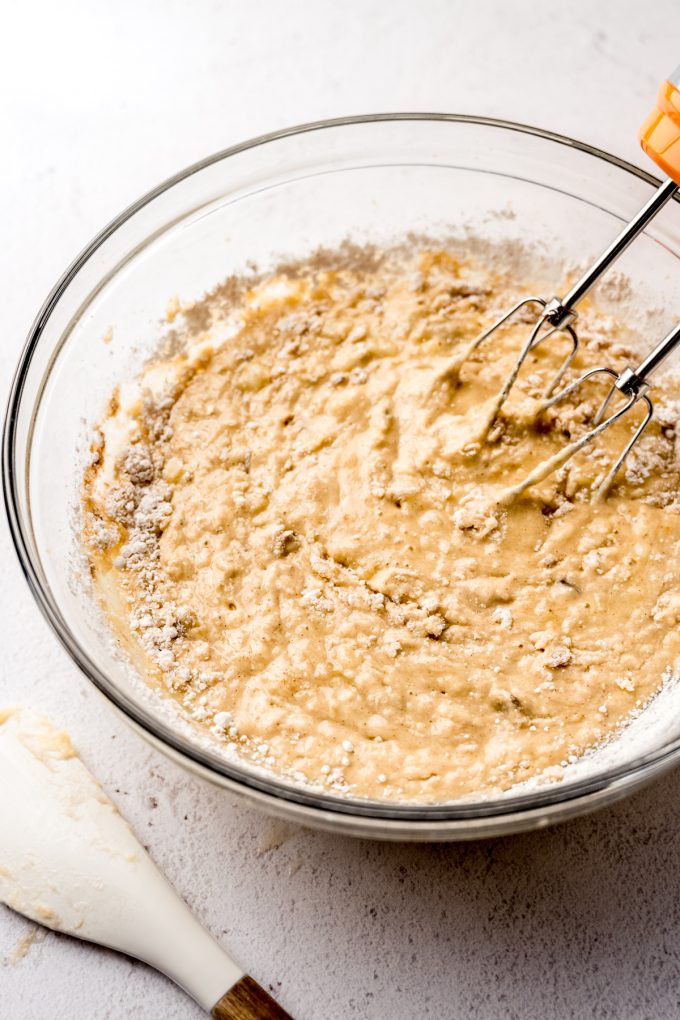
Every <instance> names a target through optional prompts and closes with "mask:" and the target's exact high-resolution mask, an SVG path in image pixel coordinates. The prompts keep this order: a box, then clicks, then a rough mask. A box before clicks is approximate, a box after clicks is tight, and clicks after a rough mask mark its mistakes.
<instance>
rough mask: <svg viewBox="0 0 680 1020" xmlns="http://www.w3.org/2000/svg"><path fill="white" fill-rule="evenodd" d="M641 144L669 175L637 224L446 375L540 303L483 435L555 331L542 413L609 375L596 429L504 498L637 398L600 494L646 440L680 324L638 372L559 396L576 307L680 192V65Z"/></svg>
mask: <svg viewBox="0 0 680 1020" xmlns="http://www.w3.org/2000/svg"><path fill="white" fill-rule="evenodd" d="M640 142H641V144H642V147H643V149H644V150H645V151H646V152H647V154H648V155H649V156H651V158H652V159H653V160H654V161H655V162H656V163H657V164H658V165H659V166H661V168H662V169H663V170H664V171H665V172H666V173H667V174H668V175H669V176H668V178H667V179H666V180H665V181H664V182H663V184H661V186H660V187H659V189H658V190H657V191H656V192H655V194H654V195H653V196H652V197H651V198H650V200H649V201H648V202H647V203H646V204H645V205H644V206H643V207H642V209H641V210H640V211H639V213H638V214H637V215H636V216H635V217H634V219H632V220H631V221H630V223H629V224H628V225H627V226H626V227H624V229H623V230H622V231H621V233H620V234H619V235H618V237H616V238H615V240H614V241H612V243H611V244H610V245H609V247H608V248H607V249H606V250H605V251H604V252H603V253H602V255H600V257H599V258H598V259H597V261H596V262H595V263H594V264H593V265H592V266H591V267H590V268H589V269H588V270H587V272H585V273H584V274H583V276H582V277H581V278H580V279H579V280H578V282H577V283H576V284H574V286H573V287H572V288H571V290H570V291H569V293H568V294H567V295H566V296H565V297H564V298H562V299H560V298H558V297H554V298H553V299H552V300H551V301H546V300H544V299H543V298H540V297H529V298H525V299H524V300H522V301H520V302H518V303H517V304H516V305H515V306H514V307H513V308H511V309H510V310H509V311H507V312H505V313H504V314H503V315H502V316H501V317H500V318H499V319H498V320H497V321H496V322H494V323H493V325H491V326H490V327H489V328H488V329H486V330H485V331H484V332H483V333H482V334H481V335H480V336H478V337H476V338H475V340H473V341H472V342H471V343H470V344H469V345H468V347H467V348H466V349H465V350H464V351H463V352H461V354H459V355H458V357H457V358H456V360H455V362H453V363H452V364H450V365H449V366H448V368H447V370H446V371H445V372H444V375H445V376H453V375H457V374H458V371H459V369H460V367H461V365H462V364H463V362H464V361H465V359H466V358H467V357H468V356H469V355H470V354H471V353H472V351H474V350H476V349H477V348H478V347H479V346H480V345H481V344H483V343H484V342H485V341H486V340H488V338H489V337H490V336H492V335H493V334H494V333H495V332H496V331H497V330H499V329H501V328H502V327H503V326H505V325H506V324H508V323H510V322H511V321H512V320H513V319H515V318H516V317H517V316H518V314H519V313H521V310H522V309H524V308H526V307H530V306H538V308H539V309H540V310H539V312H538V318H537V320H536V323H535V325H534V326H533V328H532V329H531V331H530V333H529V336H528V337H527V340H526V342H525V343H524V346H523V347H522V349H521V351H520V354H519V356H518V358H517V360H516V362H515V364H514V366H513V368H512V371H511V372H510V374H509V375H508V377H507V379H506V380H505V383H504V384H503V387H502V388H501V390H500V392H499V393H498V395H497V397H496V399H495V402H494V404H493V406H492V409H491V413H490V415H489V417H488V419H487V424H486V430H485V436H486V435H488V432H489V430H490V429H491V427H492V425H493V423H494V421H495V420H496V418H497V416H498V413H499V411H500V409H501V408H502V406H503V404H504V403H505V401H506V399H507V397H508V395H509V393H510V391H511V390H512V387H513V386H514V384H515V381H516V379H517V376H518V375H519V372H520V370H521V368H522V365H523V363H524V361H525V359H526V358H527V356H528V354H529V353H530V352H531V351H532V350H534V349H535V348H536V347H537V346H538V345H539V344H542V343H544V342H545V341H546V340H548V339H550V338H551V337H553V336H555V335H556V334H562V335H564V334H566V335H567V336H568V337H569V339H570V341H571V349H570V351H569V353H568V355H567V357H566V358H565V359H564V361H563V362H562V365H561V366H560V369H559V371H558V372H557V374H556V376H555V378H554V379H553V380H552V382H551V384H550V386H549V387H548V389H547V391H546V393H545V397H546V400H545V403H543V404H542V406H541V408H540V409H539V413H541V412H543V411H545V410H547V409H548V408H550V407H553V406H554V405H555V404H557V403H558V402H559V401H560V400H563V399H564V398H565V397H568V396H569V395H570V394H571V393H573V392H574V390H576V389H577V388H579V387H580V386H582V385H583V384H584V383H586V382H587V381H589V380H591V379H593V378H596V377H600V376H604V377H607V379H609V380H610V387H609V392H608V393H607V395H606V397H605V399H604V400H603V402H602V405H601V407H600V409H599V411H598V412H597V414H596V416H595V419H594V422H593V427H592V429H590V431H589V432H587V433H586V434H585V435H583V436H582V437H581V438H579V439H577V440H575V441H574V442H573V443H570V444H568V446H566V447H565V448H564V450H561V451H560V452H559V453H558V454H556V455H555V456H554V457H551V458H550V459H549V460H547V461H545V462H544V463H543V464H540V465H539V466H538V467H537V468H536V469H535V470H534V471H532V472H531V474H530V475H528V476H527V477H526V478H525V479H524V480H523V481H522V482H521V483H520V484H519V485H516V486H514V487H513V488H512V489H510V490H508V492H507V493H506V494H505V496H504V497H503V498H504V499H505V500H509V499H512V498H514V497H515V496H517V495H519V494H520V493H521V492H523V491H524V490H525V489H527V488H529V486H531V485H535V484H536V483H537V482H539V481H541V480H542V479H543V478H545V477H546V476H547V475H548V474H551V473H552V472H553V471H556V470H557V469H558V468H559V467H561V466H562V465H563V464H565V463H566V462H567V461H568V460H570V459H571V457H573V456H574V454H576V453H578V452H579V450H582V449H583V448H584V447H585V446H587V445H589V444H590V443H592V442H593V441H594V440H595V439H597V437H598V436H600V435H602V433H603V432H604V431H605V430H606V429H608V428H610V426H612V425H614V424H615V422H617V421H619V420H620V419H621V418H622V417H623V416H624V415H625V414H627V413H628V412H629V411H630V410H631V408H633V407H634V406H635V405H636V404H637V403H638V402H639V401H642V402H643V403H644V404H645V408H646V409H645V414H644V417H643V420H642V422H641V423H640V425H639V426H638V428H637V429H636V430H635V432H634V434H633V436H632V438H631V439H630V441H629V442H628V443H627V445H626V447H625V448H624V450H623V451H622V452H621V454H620V455H619V457H618V458H617V460H616V461H615V463H614V464H613V466H612V467H611V469H610V470H609V471H608V473H607V476H606V477H605V479H604V481H603V482H602V483H601V485H600V486H599V488H598V490H597V493H596V496H604V495H605V494H606V493H607V491H608V489H609V488H610V486H611V484H612V481H613V479H614V476H615V475H616V473H617V472H618V471H619V469H620V468H621V466H622V464H623V463H624V461H625V460H626V458H627V457H628V455H629V453H630V452H631V450H632V449H633V447H634V446H635V444H636V443H637V441H638V440H639V439H640V437H641V435H642V433H643V432H644V430H645V429H646V427H647V425H648V424H649V422H650V420H651V418H652V415H653V413H654V405H653V404H652V401H651V399H650V397H649V395H648V390H649V383H648V380H649V378H650V377H651V375H652V374H653V373H654V372H655V371H656V369H658V368H659V367H660V366H661V365H662V364H663V362H664V361H665V360H666V358H668V356H669V355H670V354H671V352H672V351H674V350H675V348H676V347H677V346H678V344H680V322H678V323H677V324H676V325H675V326H674V327H673V328H672V329H671V330H670V332H669V333H668V334H667V335H666V336H665V337H664V338H663V340H662V341H661V342H660V343H659V344H657V346H656V347H655V348H654V350H653V351H652V352H651V353H650V354H649V355H647V357H646V358H645V359H644V360H643V361H642V362H641V363H640V364H639V365H638V367H637V368H631V367H630V366H629V367H626V368H624V369H623V371H622V372H617V371H616V370H615V369H613V368H610V367H608V366H602V367H600V368H592V369H590V370H589V371H587V372H585V373H583V375H581V376H580V377H579V378H578V379H576V380H575V381H574V382H572V383H570V384H569V385H568V386H565V387H564V388H562V389H560V390H558V392H555V390H556V389H557V387H558V386H559V384H560V382H561V381H562V378H563V376H564V374H565V372H566V371H567V369H568V368H569V366H570V365H571V362H572V361H573V359H574V356H575V354H576V352H577V350H578V345H579V339H578V334H577V332H576V330H575V328H574V324H575V322H576V318H577V313H576V310H575V309H576V307H577V306H578V305H579V303H580V302H581V301H582V300H583V298H584V297H585V296H586V294H588V293H589V292H590V290H591V289H592V288H593V286H594V285H595V284H596V283H597V281H598V280H599V279H600V277H601V276H602V275H603V274H604V273H605V272H606V271H607V270H608V269H609V268H610V266H612V265H613V264H614V262H615V261H616V260H617V259H618V258H619V256H620V255H621V254H622V253H623V252H624V251H625V250H626V248H628V246H629V245H630V244H631V243H632V242H633V241H634V240H635V238H636V237H637V236H638V234H640V233H641V232H642V231H643V230H644V229H645V227H646V226H647V225H648V224H649V223H650V222H651V221H652V220H653V218H654V217H655V216H656V214H657V213H658V212H659V211H660V210H661V209H662V208H663V207H664V206H665V205H666V203H667V202H669V201H670V200H671V198H673V196H674V195H676V193H678V191H679V190H680V189H679V188H678V185H680V67H679V68H678V69H677V70H676V71H675V72H674V74H673V75H671V77H670V79H669V80H667V81H665V82H664V83H663V84H662V85H661V87H660V89H659V94H658V97H657V105H656V107H655V109H654V110H653V111H652V113H651V114H650V115H649V117H648V118H647V120H646V121H645V123H644V124H643V126H642V128H641V131H640ZM617 393H619V394H621V395H622V396H623V397H624V398H625V402H624V404H623V406H621V407H619V408H618V409H617V410H616V411H614V412H613V413H611V414H609V415H608V416H607V417H605V415H606V412H607V409H608V407H609V404H610V402H611V399H612V397H613V396H615V395H616V394H617Z"/></svg>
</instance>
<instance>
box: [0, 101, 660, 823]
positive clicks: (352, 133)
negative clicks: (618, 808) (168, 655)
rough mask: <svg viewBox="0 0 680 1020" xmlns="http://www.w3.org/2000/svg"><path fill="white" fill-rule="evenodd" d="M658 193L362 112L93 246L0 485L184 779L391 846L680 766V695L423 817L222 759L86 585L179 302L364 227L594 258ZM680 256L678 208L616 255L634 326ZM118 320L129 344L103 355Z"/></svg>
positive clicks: (44, 328) (16, 424)
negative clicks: (154, 361)
mask: <svg viewBox="0 0 680 1020" xmlns="http://www.w3.org/2000/svg"><path fill="white" fill-rule="evenodd" d="M657 183H658V182H657V181H656V180H655V179H654V178H653V177H651V176H650V175H649V174H646V173H643V172H641V171H640V170H638V169H636V168H635V167H633V166H631V165H629V164H627V163H624V162H622V161H621V160H619V159H616V158H615V157H613V156H609V155H607V154H606V153H604V152H599V151H597V150H595V149H593V148H591V147H589V146H585V145H582V144H579V143H578V142H575V141H572V140H571V139H568V138H563V137H560V136H557V135H553V134H549V133H547V132H544V131H538V130H535V129H533V128H528V127H524V126H521V125H518V124H511V123H506V122H502V121H492V120H488V119H483V118H474V117H465V116H446V115H437V114H431V115H424V114H404V115H393V114H389V115H385V116H368V117H355V118H350V119H346V120H344V119H343V120H334V121H326V122H323V123H318V124H310V125H305V126H303V127H299V128H294V129H291V130H288V131H282V132H279V133H277V134H273V135H268V136H266V137H263V138H258V139H255V140H254V141H251V142H247V143H245V144H243V145H239V146H236V147H235V148H232V149H229V150H227V151H225V152H220V153H218V154H217V155H215V156H211V157H210V158H209V159H206V160H204V161H203V162H201V163H198V164H196V165H195V166H192V167H190V168H189V169H188V170H185V171H184V172H183V173H180V174H178V175H177V176H176V177H173V178H172V179H171V180H169V181H166V182H165V183H164V184H161V185H160V186H159V187H158V188H156V189H155V190H154V191H152V192H151V193H150V194H148V195H146V196H145V197H144V198H142V199H140V200H139V201H138V202H136V203H135V204H134V205H133V206H131V207H130V208H129V209H127V210H126V211H125V212H123V213H122V214H121V215H120V216H119V217H118V218H117V219H115V220H114V221H113V222H112V223H111V224H110V225H109V226H108V227H106V228H105V229H104V230H103V231H102V232H101V233H100V234H99V236H98V237H96V238H95V239H94V240H93V241H92V243H91V244H90V245H89V246H88V247H87V248H86V249H85V251H83V252H82V254H81V255H80V256H79V257H78V258H77V259H76V260H75V262H74V263H73V265H72V266H71V267H70V268H69V269H68V270H67V271H66V272H65V274H64V275H63V277H62V278H61V279H60V280H59V282H58V283H57V285H56V287H55V288H54V290H53V291H52V293H51V294H50V295H49V297H48V298H47V300H46V302H45V304H44V306H43V307H42V309H41V310H40V312H39V314H38V316H37V318H36V321H35V323H34V325H33V328H32V329H31V332H30V335H29V337H28V341H27V343H26V346H25V349H24V351H23V354H22V356H21V361H20V364H19V367H18V370H17V373H16V377H15V380H14V384H13V387H12V391H11V395H10V400H9V407H8V411H7V418H6V423H5V433H4V450H3V480H4V489H5V500H6V505H7V510H8V515H9V521H10V526H11V530H12V535H13V538H14V542H15V545H16V549H17V553H18V555H19V558H20V560H21V564H22V566H23V569H24V571H25V573H26V577H27V579H28V583H29V585H30V587H31V589H32V591H33V594H34V595H35V598H36V600H37V602H38V605H39V606H40V608H41V609H42V611H43V612H44V614H45V615H46V617H47V619H48V620H49V622H50V624H51V625H52V627H53V629H54V631H55V633H56V634H57V636H58V637H59V639H60V641H61V642H62V643H63V645H64V646H65V647H66V649H67V650H68V652H69V653H70V654H71V656H72V657H73V659H74V660H75V662H76V663H77V664H78V665H79V666H80V668H81V669H82V670H83V672H84V673H85V674H86V676H88V677H89V678H90V680H91V681H92V683H93V684H95V686H96V687H97V688H98V689H99V690H100V691H101V692H102V693H103V694H104V695H105V696H106V697H107V698H108V699H109V700H110V702H112V703H113V704H114V705H115V706H116V707H117V708H118V709H119V710H120V711H121V712H122V713H123V714H124V716H125V717H126V719H127V720H128V721H129V722H130V724H131V725H133V726H134V727H135V728H136V729H137V730H138V731H139V732H140V733H142V734H143V735H144V736H145V737H147V738H148V739H149V740H151V741H152V742H153V743H154V744H156V745H157V746H158V747H159V748H161V749H162V750H163V751H165V752H166V753H167V754H169V755H171V756H172V757H174V758H175V759H177V760H178V761H179V762H181V763H182V764H183V765H184V766H186V767H187V768H190V769H192V770H193V771H195V772H198V773H200V774H201V775H203V776H205V777H207V778H209V779H211V780H212V781H213V782H215V783H218V784H220V785H222V786H223V787H225V788H226V789H228V790H230V791H232V792H233V793H235V794H239V795H241V796H242V797H245V798H248V799H249V800H250V801H252V802H254V803H256V804H258V805H260V806H261V807H262V808H264V809H265V810H267V811H269V812H270V813H273V814H278V815H280V816H284V817H287V818H290V819H291V820H296V821H299V822H302V823H305V824H309V825H316V826H320V827H325V828H327V829H332V830H335V831H338V832H344V833H352V834H355V835H364V836H372V837H378V838H392V839H412V840H433V839H465V838H474V837H480V836H487V835H497V834H499V833H505V832H511V831H518V830H521V829H528V828H532V827H536V826H542V825H546V824H549V823H551V822H554V821H557V820H558V819H564V818H566V817H568V816H570V815H575V814H578V813H582V812H584V811H586V810H590V809H592V808H594V807H596V806H598V805H601V804H604V803H606V802H609V801H612V800H614V799H615V798H617V797H620V796H622V795H623V794H625V793H628V792H629V791H631V790H632V789H633V788H635V787H637V786H639V785H640V784H641V783H643V782H645V781H647V780H648V779H650V778H651V777H652V776H654V775H656V774H657V773H660V772H662V771H663V770H664V769H666V768H668V767H669V766H670V765H671V764H672V763H673V762H674V761H675V760H676V758H677V757H678V755H679V754H680V711H673V710H672V704H671V707H670V709H669V707H668V705H666V706H662V710H661V711H660V712H657V716H658V717H659V718H658V719H657V723H656V724H655V725H652V726H651V727H647V728H645V727H642V729H641V730H640V733H638V735H637V737H635V739H630V740H628V741H627V742H626V741H624V744H623V745H622V750H619V752H617V753H616V754H609V755H607V754H604V755H602V756H601V757H598V755H595V756H593V757H592V760H591V761H590V762H589V764H588V767H587V768H586V769H584V770H582V771H581V772H579V770H578V769H577V770H575V772H574V775H573V777H571V778H569V779H565V781H563V782H562V783H559V784H551V785H546V786H543V787H539V788H536V789H532V790H527V791H524V792H521V793H516V794H509V795H505V796H502V797H498V798H495V799H488V800H483V801H479V802H474V803H473V802H471V801H465V802H456V803H447V804H437V805H428V806H416V805H413V804H394V803H384V802H377V801H367V800H359V799H352V798H349V797H341V796H337V795H335V796H333V795H327V794H319V793H316V792H313V791H310V790H308V789H303V788H301V787H299V786H294V785H291V784H289V783H287V782H286V781H284V780H283V779H277V778H275V777H273V776H271V775H266V774H263V773H261V772H257V771H255V770H253V769H251V768H250V767H248V766H247V765H246V764H243V765H242V766H239V765H236V764H233V763H232V762H229V761H226V760H225V759H224V758H222V757H221V756H220V754H219V753H218V752H217V750H216V749H213V748H211V747H210V745H209V744H206V743H203V742H202V741H201V740H199V739H198V736H197V735H196V733H195V732H194V731H193V730H192V729H191V728H190V727H189V726H188V724H186V723H184V722H183V721H182V720H181V719H180V718H179V717H178V716H177V714H176V713H175V714H173V712H172V711H169V710H167V706H165V704H164V703H163V704H162V702H163V699H162V698H161V697H160V696H159V695H154V694H152V693H151V692H150V690H149V689H148V688H147V687H146V685H145V684H144V683H143V681H141V680H140V678H139V677H138V676H136V675H134V672H133V670H132V668H131V667H130V666H129V664H128V663H127V662H126V661H124V659H123V658H122V657H121V655H120V653H119V652H118V650H117V648H116V646H115V642H113V641H112V638H111V633H110V631H109V629H108V628H107V626H106V624H105V622H104V621H103V619H102V617H101V614H100V611H99V609H98V606H97V602H96V599H95V598H94V597H93V596H92V594H91V593H89V592H88V590H87V587H86V585H84V584H82V583H80V582H79V581H78V576H77V575H78V570H79V567H80V565H82V550H81V549H80V547H79V538H78V523H77V506H78V489H79V485H80V481H81V477H82V469H83V466H84V464H85V461H86V458H87V449H88V436H89V434H90V432H91V429H92V427H93V425H95V424H96V423H97V421H98V420H100V418H101V416H102V413H103V410H104V408H105V406H106V404H107V401H108V398H109V396H110V394H111V392H112V390H113V388H114V386H115V385H116V384H117V383H119V382H121V381H122V380H125V379H129V378H132V377H133V376H134V375H136V373H137V371H138V369H139V368H140V367H141V365H142V363H143V362H144V360H145V358H147V357H148V355H149V352H150V351H151V350H152V349H153V345H154V344H155V343H156V342H157V339H158V334H159V328H160V327H159V320H160V319H161V318H162V317H163V315H164V312H165V309H166V308H167V304H168V300H169V298H171V297H172V296H174V295H179V297H180V298H181V299H182V300H183V301H191V300H192V299H196V298H199V297H200V296H202V295H203V293H204V292H206V291H207V290H210V289H211V288H213V287H214V286H215V285H216V284H218V283H219V282H221V281H222V280H223V279H224V278H225V277H226V276H228V275H229V274H231V273H239V272H242V271H243V270H244V269H245V267H246V266H247V265H248V264H252V263H256V264H257V266H258V267H259V268H260V269H262V270H267V269H268V268H273V267H275V266H276V264H277V262H279V261H280V260H281V259H284V258H285V259H289V258H298V257H300V256H304V255H305V254H307V253H309V252H310V251H311V250H312V249H314V248H316V247H318V246H319V245H322V246H325V247H333V246H334V245H337V244H339V243H340V242H341V241H342V240H343V239H345V238H346V237H348V236H349V237H350V238H351V239H352V240H354V241H357V242H363V241H370V242H374V243H377V244H379V245H382V244H389V243H390V242H393V241H395V240H400V239H403V238H404V237H405V235H408V234H409V233H412V234H415V235H426V236H437V237H444V236H446V235H447V234H452V233H455V234H456V235H457V236H458V237H461V236H463V237H464V236H465V234H466V233H467V234H468V235H469V236H470V237H471V238H472V237H474V238H479V237H483V238H486V239H488V240H491V241H492V242H494V243H495V244H496V243H497V244H498V245H499V249H498V250H499V251H503V250H504V249H503V248H502V246H503V245H507V246H508V247H507V248H506V249H505V250H507V251H508V252H512V251H513V250H515V249H514V248H513V242H514V241H515V240H517V239H519V240H521V241H522V242H528V243H530V244H531V245H536V246H538V248H539V249H540V250H542V251H543V252H544V253H545V254H546V255H547V256H549V257H550V259H552V260H553V261H554V262H555V264H556V265H557V264H559V263H560V262H562V263H566V264H571V265H573V264H575V263H581V264H582V263H583V262H584V260H586V259H590V258H592V257H593V256H594V255H595V254H597V253H598V252H599V251H600V250H601V249H602V248H603V247H604V246H605V244H606V243H607V242H608V241H609V240H610V239H611V238H612V236H613V235H614V234H615V233H616V232H617V231H618V229H619V228H620V226H621V225H622V223H623V222H624V221H626V220H628V219H629V218H630V217H631V216H632V214H633V213H635V212H636V211H637V209H638V208H639V207H640V206H641V205H642V204H643V202H645V201H646V200H647V199H648V198H649V196H650V194H651V193H652V190H653V189H654V188H655V187H656V185H657ZM679 257H680V204H679V203H678V202H671V203H670V204H669V206H667V207H666V208H665V209H664V210H663V211H662V212H661V214H660V215H659V216H658V218H657V219H656V221H655V222H654V224H653V226H652V227H651V228H650V229H649V230H648V231H647V233H646V234H645V235H643V236H642V237H640V238H639V239H638V240H637V242H636V243H635V244H634V245H633V247H632V248H631V249H630V250H629V252H627V253H626V255H625V256H624V258H623V259H622V262H621V268H622V269H623V270H625V272H626V273H627V274H628V275H629V276H630V278H631V283H632V292H631V295H630V300H629V302H628V305H629V307H628V314H629V315H631V316H632V317H633V318H634V319H635V318H637V322H638V324H639V326H640V332H641V338H642V342H643V343H645V344H648V343H651V342H652V341H654V340H655V339H657V338H658V336H660V335H661V330H662V328H664V327H667V326H668V325H669V321H670V319H671V317H674V316H675V315H677V313H678V311H680V261H679ZM561 282H562V281H560V280H559V279H555V281H554V284H553V286H554V288H555V289H556V288H557V287H558V285H559V284H561ZM553 292H554V290H553V291H552V292H551V293H546V294H545V295H544V296H545V297H547V298H549V297H551V296H552V293H553ZM605 307H606V302H605ZM664 320H665V321H664ZM110 328H112V329H113V340H112V342H110V343H108V344H105V343H102V338H103V337H104V335H105V334H106V333H107V331H108V330H109V329H110ZM622 637H623V636H622ZM662 698H663V696H662ZM659 719H660V720H661V722H659Z"/></svg>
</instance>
